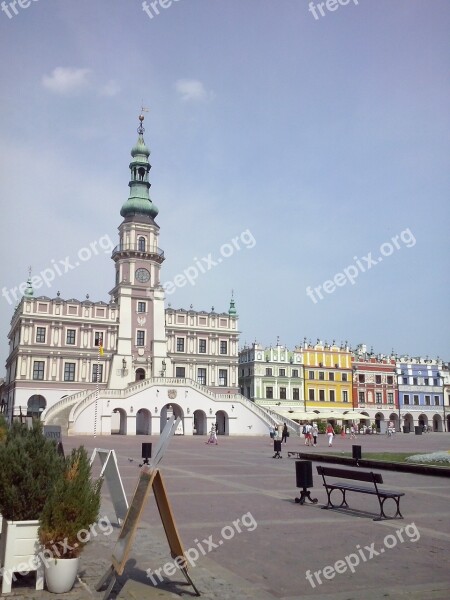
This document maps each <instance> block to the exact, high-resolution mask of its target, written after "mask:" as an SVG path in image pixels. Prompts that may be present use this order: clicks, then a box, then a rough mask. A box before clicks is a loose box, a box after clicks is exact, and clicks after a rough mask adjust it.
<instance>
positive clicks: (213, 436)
mask: <svg viewBox="0 0 450 600" xmlns="http://www.w3.org/2000/svg"><path fill="white" fill-rule="evenodd" d="M205 444H213V445H215V446H217V445H218V444H217V433H216V426H215V425H212V426H211V431H210V432H209V439H208V441H207V442H205Z"/></svg>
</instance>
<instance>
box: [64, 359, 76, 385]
mask: <svg viewBox="0 0 450 600" xmlns="http://www.w3.org/2000/svg"><path fill="white" fill-rule="evenodd" d="M64 381H75V363H66V364H65V365H64Z"/></svg>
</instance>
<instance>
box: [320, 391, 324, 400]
mask: <svg viewBox="0 0 450 600" xmlns="http://www.w3.org/2000/svg"><path fill="white" fill-rule="evenodd" d="M319 402H325V390H319Z"/></svg>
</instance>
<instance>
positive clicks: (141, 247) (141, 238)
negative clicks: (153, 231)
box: [138, 237, 145, 252]
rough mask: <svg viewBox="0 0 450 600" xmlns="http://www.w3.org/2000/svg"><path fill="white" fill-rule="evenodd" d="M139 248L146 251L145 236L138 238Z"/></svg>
mask: <svg viewBox="0 0 450 600" xmlns="http://www.w3.org/2000/svg"><path fill="white" fill-rule="evenodd" d="M138 250H139V252H145V237H140V238H139V239H138Z"/></svg>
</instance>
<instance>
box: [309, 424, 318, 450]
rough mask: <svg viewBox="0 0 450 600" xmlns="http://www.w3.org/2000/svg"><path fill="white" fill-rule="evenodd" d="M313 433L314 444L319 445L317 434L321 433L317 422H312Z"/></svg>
mask: <svg viewBox="0 0 450 600" xmlns="http://www.w3.org/2000/svg"><path fill="white" fill-rule="evenodd" d="M311 434H312V437H313V446H317V436H318V434H319V428H318V427H317V423H313V424H312V427H311Z"/></svg>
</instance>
